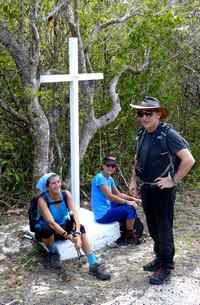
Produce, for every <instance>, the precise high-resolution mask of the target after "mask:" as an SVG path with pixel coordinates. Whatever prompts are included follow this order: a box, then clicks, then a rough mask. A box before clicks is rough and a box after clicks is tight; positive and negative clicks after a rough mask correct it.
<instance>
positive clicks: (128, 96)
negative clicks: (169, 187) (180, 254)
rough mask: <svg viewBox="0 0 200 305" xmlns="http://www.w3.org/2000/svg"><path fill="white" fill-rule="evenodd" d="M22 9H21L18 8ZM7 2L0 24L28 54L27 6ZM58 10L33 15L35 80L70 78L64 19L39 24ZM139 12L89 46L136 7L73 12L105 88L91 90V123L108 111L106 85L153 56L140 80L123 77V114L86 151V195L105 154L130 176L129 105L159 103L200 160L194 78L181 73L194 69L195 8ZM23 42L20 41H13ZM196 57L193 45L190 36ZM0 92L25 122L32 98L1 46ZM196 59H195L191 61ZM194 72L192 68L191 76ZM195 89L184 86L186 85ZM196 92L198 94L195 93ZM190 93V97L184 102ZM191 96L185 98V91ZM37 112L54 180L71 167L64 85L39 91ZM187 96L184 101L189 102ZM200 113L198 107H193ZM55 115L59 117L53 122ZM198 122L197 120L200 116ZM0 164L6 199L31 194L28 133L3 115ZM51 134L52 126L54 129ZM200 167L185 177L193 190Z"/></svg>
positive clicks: (96, 6) (155, 7)
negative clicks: (147, 100) (151, 99)
mask: <svg viewBox="0 0 200 305" xmlns="http://www.w3.org/2000/svg"><path fill="white" fill-rule="evenodd" d="M21 3H22V2H21ZM23 3H24V6H23V10H21V8H20V1H17V0H12V1H11V0H8V1H4V2H2V5H1V6H0V22H5V21H6V22H7V23H8V26H9V29H10V30H11V31H12V33H13V35H16V37H17V34H19V31H20V29H21V28H23V32H21V33H20V35H21V39H23V41H26V42H27V44H26V45H27V46H28V47H30V46H31V42H32V33H31V32H30V14H31V9H32V2H31V1H30V0H24V1H23ZM57 3H58V2H57V1H55V0H49V1H47V0H45V1H42V5H41V7H40V10H39V11H38V20H37V27H38V29H39V34H40V39H41V44H40V50H41V56H40V73H44V72H46V71H47V70H49V69H51V70H52V69H53V71H54V70H56V71H62V72H64V73H67V72H68V56H67V50H66V49H67V43H66V41H67V39H68V36H69V35H70V33H69V27H68V25H67V21H66V16H65V12H64V11H62V12H61V13H60V14H57V15H56V16H55V18H53V19H52V20H49V21H44V16H47V15H48V13H49V12H50V11H51V10H52V8H53V7H54V5H56V4H57ZM71 3H72V4H73V1H72V2H71ZM137 5H138V7H140V10H139V11H138V14H137V15H136V16H134V17H132V18H130V19H129V20H127V21H126V22H124V23H123V24H117V25H116V24H115V25H113V26H111V25H110V26H107V27H105V28H104V29H103V30H102V31H100V32H98V33H97V35H96V36H95V35H94V37H93V40H92V41H91V40H89V38H90V34H91V33H92V32H93V31H94V30H95V29H97V26H98V25H100V24H103V23H107V22H110V21H111V20H115V19H117V18H119V17H122V16H124V15H125V14H126V13H127V12H130V11H131V7H132V6H133V1H114V0H113V1H111V0H110V1H108V0H107V1H106V0H103V1H99V0H92V1H86V0H85V1H84V0H83V1H80V7H79V10H78V14H79V19H80V32H81V35H82V38H83V43H84V46H85V47H86V48H87V50H88V54H89V58H90V61H91V65H92V68H93V70H94V71H96V72H103V73H104V80H103V81H98V82H97V84H96V95H95V115H96V116H97V117H100V116H101V115H103V114H105V113H107V112H108V111H110V110H111V106H112V105H111V99H110V96H109V93H108V91H109V84H110V81H111V80H112V78H113V77H114V76H115V75H116V74H117V73H119V72H120V71H121V69H122V68H123V67H124V66H126V65H131V66H132V67H133V68H134V69H135V70H137V68H138V67H139V66H140V65H141V64H142V63H143V62H144V59H145V52H146V50H150V65H149V67H148V69H147V70H145V71H144V72H143V73H135V74H133V73H130V72H126V73H124V74H123V75H122V77H121V79H120V82H119V85H118V88H117V89H118V93H119V97H120V100H121V108H122V111H121V113H120V115H119V116H118V118H117V119H116V120H115V122H113V123H112V124H110V125H109V126H107V127H105V128H103V129H101V130H99V131H98V132H97V133H96V134H95V137H94V138H93V139H92V141H91V143H90V146H89V148H88V151H87V153H86V155H85V157H84V160H83V162H82V164H81V184H82V185H86V188H87V190H89V184H90V180H91V177H92V176H93V175H94V174H95V172H96V170H98V167H99V164H100V163H101V159H102V158H103V156H104V155H105V154H106V153H109V152H114V153H115V154H116V156H117V157H118V160H119V164H120V166H121V167H122V169H123V172H124V173H125V176H126V177H127V179H128V178H129V177H130V175H131V164H132V161H133V156H134V150H135V137H136V133H137V122H136V118H135V115H134V113H133V111H131V109H130V106H129V104H130V102H137V101H138V100H141V99H142V98H143V97H144V96H145V95H152V96H155V97H157V98H159V99H160V100H161V101H162V103H163V104H164V105H165V106H167V108H168V109H169V112H170V115H169V121H170V123H172V124H173V125H175V127H176V128H177V129H178V130H180V131H181V132H182V133H183V135H185V136H186V137H187V139H188V140H189V141H190V142H191V146H192V151H193V153H194V156H195V157H196V159H198V156H199V153H200V145H199V141H198V139H199V136H200V135H199V128H198V117H199V109H198V107H197V106H195V105H194V103H193V102H192V101H193V99H194V98H195V101H198V97H199V95H198V93H199V92H198V90H196V91H195V88H196V87H198V82H199V77H198V76H197V74H195V75H193V78H191V71H189V70H185V69H184V68H183V67H184V66H186V65H187V64H188V63H189V65H192V62H193V61H194V58H198V53H199V51H197V53H194V47H193V45H192V46H191V43H190V37H192V35H193V32H195V29H196V27H197V25H199V21H198V20H199V19H198V18H199V6H198V1H196V0H195V1H193V0H191V1H187V3H185V4H184V5H181V4H180V5H177V6H175V7H172V8H171V9H169V8H167V5H168V1H162V2H161V1H157V0H153V1H152V0H143V1H138V2H137V1H134V6H135V7H136V6H137ZM18 37H20V36H18ZM193 38H194V39H193V40H192V39H191V40H192V41H196V45H195V48H196V49H197V46H198V45H199V43H198V41H199V40H198V39H197V38H198V37H196V36H194V37H193ZM0 48H1V52H0V69H1V71H2V72H1V78H0V89H1V98H3V99H5V100H6V101H7V102H8V104H9V105H10V106H12V107H13V109H14V110H15V111H17V112H19V113H20V114H21V115H24V116H25V117H26V118H28V111H27V109H28V104H29V103H30V100H31V98H32V90H31V89H30V88H28V87H27V88H23V84H22V83H21V81H20V77H19V74H18V72H17V69H16V65H15V63H14V61H13V59H12V57H11V56H10V54H9V53H8V51H7V50H6V49H5V48H3V46H2V45H0ZM194 54H195V56H194ZM196 67H198V69H197V70H198V71H200V69H199V66H198V60H196V61H195V65H194V67H193V68H194V69H195V68H196ZM189 83H190V84H191V83H192V84H193V86H192V85H190V86H189V85H188V84H189ZM194 84H195V86H194ZM185 86H186V87H187V92H189V93H188V94H187V95H186V94H185V91H186V89H185ZM189 89H190V90H189ZM38 96H39V97H40V104H41V106H42V108H43V110H44V112H45V114H46V115H47V117H48V119H49V122H50V123H51V122H54V123H55V124H54V126H53V127H54V128H53V132H52V134H51V153H52V152H53V158H52V159H53V161H52V164H51V165H52V167H54V168H55V169H56V170H57V171H58V172H61V171H63V172H64V174H66V173H67V170H68V163H69V157H68V156H69V105H68V99H69V86H68V85H66V86H63V84H55V85H51V86H49V85H42V87H41V90H40V92H38ZM188 96H189V98H188ZM198 105H199V104H198ZM55 113H56V115H55ZM197 114H198V115H197ZM0 119H1V120H0V128H1V132H0V164H2V165H4V166H5V169H6V170H5V172H4V173H3V176H2V177H1V178H0V186H1V187H2V188H3V189H4V190H6V191H13V192H17V193H19V194H20V192H23V191H24V190H30V188H31V187H30V186H31V172H32V153H30V152H32V145H33V143H32V139H31V138H30V133H29V132H26V131H24V130H22V129H20V127H18V126H17V127H16V125H15V124H13V123H12V116H11V115H10V114H9V113H7V112H5V111H3V110H0ZM85 119H87V107H85V96H84V93H83V92H80V126H81V129H82V126H83V123H84V121H85ZM51 127H52V125H51ZM55 137H56V139H57V140H58V142H59V143H61V150H62V158H61V160H59V158H58V156H57V155H58V152H57V151H56V143H55ZM199 174H200V166H199V165H198V164H197V165H196V168H195V169H194V170H193V171H192V173H191V174H190V175H189V177H188V181H189V182H190V183H193V185H195V186H198V182H197V181H198V177H199Z"/></svg>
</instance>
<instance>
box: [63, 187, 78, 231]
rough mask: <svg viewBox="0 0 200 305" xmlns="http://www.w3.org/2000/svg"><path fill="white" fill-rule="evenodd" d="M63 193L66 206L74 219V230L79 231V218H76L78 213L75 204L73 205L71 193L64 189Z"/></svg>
mask: <svg viewBox="0 0 200 305" xmlns="http://www.w3.org/2000/svg"><path fill="white" fill-rule="evenodd" d="M65 193H66V195H67V204H68V208H69V210H70V211H71V212H72V213H73V216H74V220H75V223H76V230H77V231H80V222H79V218H78V213H77V211H76V209H75V206H74V202H73V199H72V195H71V193H70V192H69V191H65Z"/></svg>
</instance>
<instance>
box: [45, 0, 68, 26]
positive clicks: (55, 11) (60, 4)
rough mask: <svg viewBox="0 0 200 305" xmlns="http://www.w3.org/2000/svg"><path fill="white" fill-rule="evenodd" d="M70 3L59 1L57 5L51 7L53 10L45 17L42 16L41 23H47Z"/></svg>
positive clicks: (66, 0) (64, 0)
mask: <svg viewBox="0 0 200 305" xmlns="http://www.w3.org/2000/svg"><path fill="white" fill-rule="evenodd" d="M69 4H70V3H69V0H61V1H59V2H58V4H57V5H55V6H54V7H53V9H52V10H51V11H50V12H49V13H48V15H47V16H44V17H43V18H42V20H43V21H49V20H50V19H51V18H54V16H55V15H57V14H58V13H59V12H60V11H61V9H62V8H63V7H64V6H66V5H67V6H68V5H69Z"/></svg>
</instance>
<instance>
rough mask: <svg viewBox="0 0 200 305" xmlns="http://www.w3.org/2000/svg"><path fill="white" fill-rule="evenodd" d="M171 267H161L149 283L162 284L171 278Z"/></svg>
mask: <svg viewBox="0 0 200 305" xmlns="http://www.w3.org/2000/svg"><path fill="white" fill-rule="evenodd" d="M170 274H171V269H164V268H162V267H160V268H159V269H158V270H157V271H155V272H154V273H153V274H152V275H151V276H150V278H149V283H150V284H152V285H162V284H163V283H164V282H165V281H166V280H168V279H169V277H170Z"/></svg>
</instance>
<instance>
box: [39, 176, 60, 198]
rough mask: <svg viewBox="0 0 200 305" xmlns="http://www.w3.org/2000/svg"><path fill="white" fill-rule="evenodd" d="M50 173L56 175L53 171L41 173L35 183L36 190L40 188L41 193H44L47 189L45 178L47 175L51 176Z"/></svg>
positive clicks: (47, 177) (46, 178)
mask: <svg viewBox="0 0 200 305" xmlns="http://www.w3.org/2000/svg"><path fill="white" fill-rule="evenodd" d="M52 175H56V174H55V173H47V174H45V175H43V176H42V177H41V178H40V179H39V180H38V182H37V184H36V188H37V189H38V190H40V192H41V193H44V192H46V191H47V186H46V184H47V180H48V179H49V177H51V176H52Z"/></svg>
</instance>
